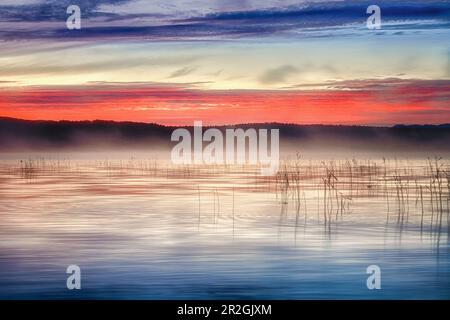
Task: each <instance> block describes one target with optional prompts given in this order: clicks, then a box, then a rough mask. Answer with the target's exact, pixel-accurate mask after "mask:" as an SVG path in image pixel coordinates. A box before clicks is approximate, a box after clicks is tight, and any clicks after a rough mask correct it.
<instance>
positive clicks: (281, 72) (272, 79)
mask: <svg viewBox="0 0 450 320" xmlns="http://www.w3.org/2000/svg"><path fill="white" fill-rule="evenodd" d="M297 72H298V69H297V68H296V67H294V66H291V65H283V66H280V67H277V68H273V69H269V70H267V71H266V72H264V74H262V75H261V76H260V77H259V81H260V82H261V83H264V84H273V83H280V82H285V81H286V80H287V78H288V77H289V76H291V75H293V74H296V73H297Z"/></svg>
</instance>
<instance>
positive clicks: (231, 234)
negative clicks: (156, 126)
mask: <svg viewBox="0 0 450 320" xmlns="http://www.w3.org/2000/svg"><path fill="white" fill-rule="evenodd" d="M378 164H379V165H380V167H379V168H378V169H375V173H374V174H373V175H366V174H365V173H364V172H363V171H364V169H363V168H364V165H363V164H358V165H356V164H355V167H354V168H353V170H356V168H362V169H361V172H358V171H357V172H353V173H352V175H353V176H351V177H349V176H346V178H345V179H344V178H340V180H339V181H347V182H346V183H345V182H342V184H341V185H339V184H338V188H339V191H336V194H338V195H342V197H341V198H340V200H339V201H341V200H342V201H344V200H345V201H344V203H343V205H342V207H338V205H337V202H333V200H327V198H324V190H323V188H322V185H323V180H322V179H323V177H324V175H323V173H322V172H321V171H320V170H321V169H320V168H321V163H320V162H316V163H314V164H312V163H311V162H309V163H308V162H305V163H302V164H301V165H302V167H301V171H300V177H301V178H300V180H299V182H298V183H299V189H297V187H295V183H293V182H292V181H290V182H289V186H287V187H286V185H287V184H286V183H285V182H283V175H282V174H280V177H279V179H275V178H272V179H269V178H263V177H259V176H256V175H255V174H254V172H253V171H252V170H251V169H248V170H247V169H242V170H234V169H233V170H231V169H224V168H208V169H203V170H201V169H199V168H182V169H180V168H178V169H174V168H167V167H165V166H164V165H162V164H160V163H158V162H157V161H152V160H146V161H144V160H142V161H140V160H139V161H137V160H129V161H111V162H110V161H47V162H38V161H36V162H33V163H31V164H30V165H28V163H25V162H22V163H20V162H19V161H16V160H9V161H6V160H3V161H1V163H0V221H1V223H0V298H2V299H11V298H12V299H15V298H19V299H22V298H31V299H44V298H45V299H47V298H51V299H53V298H55V299H81V298H82V299H86V298H94V299H107V298H112V299H235V298H238V299H241V298H242V299H253V298H255V299H256V298H258V299H260V298H268V299H317V298H318V299H335V298H350V299H366V298H368V299H391V298H400V299H416V298H424V299H432V298H437V299H449V298H450V251H449V248H450V247H449V240H448V239H449V238H448V211H445V210H448V209H445V206H447V208H448V189H446V185H444V187H445V188H444V189H443V191H442V194H443V195H442V196H443V197H444V200H443V202H442V203H444V208H443V209H442V210H444V214H443V215H442V216H441V217H439V215H438V213H437V210H438V208H439V207H437V208H435V206H436V205H437V204H436V203H434V204H432V202H431V197H430V195H429V193H428V191H426V190H427V189H426V184H427V183H429V181H428V177H427V175H426V170H427V169H426V168H427V163H426V162H425V161H412V162H401V163H397V162H396V163H395V165H394V164H393V163H390V164H389V170H394V169H392V168H394V167H395V168H396V169H395V170H398V171H396V172H395V173H394V172H393V171H389V172H388V173H387V174H386V173H384V172H383V170H382V169H380V168H381V165H382V163H381V162H378ZM442 165H443V167H444V168H447V169H448V162H445V161H444V162H443V164H442ZM375 167H376V166H375ZM395 174H397V175H402V176H403V177H405V180H403V181H402V182H400V184H401V185H402V186H403V185H404V188H405V190H409V191H408V192H405V194H406V193H407V196H406V195H405V196H404V197H403V200H401V202H400V201H399V200H398V199H399V198H397V196H398V195H397V191H398V190H399V189H398V183H397V184H396V182H393V181H394V180H393V177H394V176H395ZM343 175H344V174H343ZM406 177H409V178H406ZM338 178H339V177H338ZM350 179H351V183H350V182H349V181H350ZM387 181H388V182H387ZM406 181H409V182H408V186H406ZM413 181H414V182H413ZM339 183H341V182H339ZM420 185H423V192H424V193H423V194H422V198H425V199H422V201H419V193H418V190H420V189H419V187H418V186H420ZM296 190H300V191H299V193H298V194H300V197H297V195H298V194H297V191H296ZM402 190H403V189H402ZM343 195H345V197H348V199H347V198H346V199H344V198H343ZM296 197H297V198H296ZM298 199H300V200H298ZM324 199H325V200H324ZM434 199H437V198H434ZM422 204H423V206H424V215H423V216H422ZM431 205H433V206H434V207H433V210H434V211H433V217H432V216H431V215H432V211H431V210H432V209H431ZM324 206H327V207H328V210H330V213H329V216H328V219H329V222H328V225H326V224H325V223H324V213H323V212H324ZM330 206H331V207H332V209H330ZM333 206H334V207H333ZM400 211H402V220H401V222H399V221H400V220H399V219H400V215H399V212H400ZM405 212H406V216H405ZM388 217H389V218H388ZM440 218H442V219H440ZM433 219H435V220H433ZM432 221H434V225H433V223H432ZM438 222H440V224H438ZM72 264H76V265H78V266H80V268H81V272H82V278H81V279H82V280H81V283H82V284H81V285H82V289H81V290H72V291H69V290H67V288H66V279H67V276H68V275H67V274H66V273H65V271H66V268H67V266H68V265H72ZM369 265H378V266H379V267H380V268H381V276H382V277H381V286H382V289H381V290H368V289H367V287H366V279H367V277H368V275H367V274H366V268H367V267H368V266H369Z"/></svg>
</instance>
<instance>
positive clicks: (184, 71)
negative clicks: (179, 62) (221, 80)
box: [169, 67, 196, 79]
mask: <svg viewBox="0 0 450 320" xmlns="http://www.w3.org/2000/svg"><path fill="white" fill-rule="evenodd" d="M195 70H196V68H190V67H186V68H181V69H178V70H175V71H174V72H173V73H172V74H171V75H170V76H169V79H173V78H179V77H184V76H187V75H188V74H191V73H192V72H194V71H195Z"/></svg>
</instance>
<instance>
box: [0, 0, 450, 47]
mask: <svg viewBox="0 0 450 320" xmlns="http://www.w3.org/2000/svg"><path fill="white" fill-rule="evenodd" d="M7 3H8V4H11V2H9V0H8V2H7ZM18 3H19V4H21V5H20V6H19V5H16V6H11V5H9V6H2V5H0V8H2V10H0V21H2V22H3V23H8V22H14V25H15V26H16V27H14V26H8V28H0V30H1V31H0V39H11V40H12V39H67V40H79V39H92V40H98V39H104V38H113V39H122V40H123V39H135V38H145V39H157V40H178V39H224V38H225V39H230V38H231V39H234V38H245V37H264V36H268V35H275V36H276V35H282V36H286V35H290V36H299V35H301V36H330V35H336V34H341V33H339V32H342V30H339V27H346V28H348V32H347V34H352V33H355V32H362V30H364V32H366V31H367V30H365V29H364V24H365V20H366V18H367V14H366V8H367V6H368V5H369V4H371V2H369V1H365V0H363V1H355V0H346V1H298V0H296V1H294V0H286V1H279V0H263V1H256V0H247V1H237V0H233V1H225V0H220V1H218V0H216V1H208V2H206V1H204V0H177V1H175V0H164V1H163V0H152V1H144V0H131V1H127V0H97V1H90V0H89V1H88V0H79V1H78V3H77V4H78V5H79V6H80V7H81V10H82V19H84V20H83V28H82V30H77V31H76V32H69V31H70V30H66V29H65V25H64V21H65V20H66V19H67V14H66V11H65V9H66V7H67V5H68V4H71V1H69V0H67V1H66V0H64V1H56V0H54V1H50V0H49V1H45V2H35V1H31V0H29V1H23V0H22V1H19V2H18ZM377 4H378V5H379V6H380V7H381V8H382V22H383V25H384V26H386V30H385V31H390V32H392V33H395V32H398V31H401V30H403V31H404V32H407V31H408V30H409V28H414V29H424V30H433V29H437V28H441V29H442V28H444V29H445V27H447V28H448V26H449V23H448V21H449V19H450V3H449V2H444V1H437V0H431V1H419V0H408V1H402V2H398V1H388V0H380V1H378V3H377ZM425 21H426V23H425ZM49 22H55V23H56V22H58V23H56V24H55V25H49ZM393 22H395V23H393ZM318 32H320V33H319V34H318Z"/></svg>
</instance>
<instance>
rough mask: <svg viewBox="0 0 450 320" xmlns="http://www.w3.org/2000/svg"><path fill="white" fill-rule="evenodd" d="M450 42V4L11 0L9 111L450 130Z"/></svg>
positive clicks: (3, 53) (1, 99)
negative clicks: (74, 13) (75, 15)
mask: <svg viewBox="0 0 450 320" xmlns="http://www.w3.org/2000/svg"><path fill="white" fill-rule="evenodd" d="M73 4H76V5H78V6H79V7H80V9H81V29H79V30H76V29H75V30H69V29H68V28H67V27H66V20H67V18H68V17H69V15H70V14H67V12H66V9H67V7H68V6H69V5H73ZM373 4H375V5H378V6H379V7H380V9H381V29H375V30H371V29H368V28H367V25H366V21H367V18H368V17H369V16H370V14H367V12H366V10H367V7H368V6H369V5H373ZM449 39H450V1H435V0H430V1H416V0H406V1H392V0H391V1H385V0H380V1H370V2H368V1H364V0H358V1H348V0H340V1H338V0H334V1H329V0H328V1H321V0H317V1H302V0H283V1H281V0H208V1H206V0H152V1H146V0H96V1H87V0H70V1H66V0H59V1H58V0H0V116H4V117H14V118H22V119H45V120H95V119H103V120H117V121H139V122H152V123H160V124H167V125H192V124H193V122H194V121H198V120H201V121H203V122H204V123H205V124H208V125H214V124H237V123H261V122H282V123H298V124H345V125H349V124H351V125H377V126H390V125H394V124H399V123H403V124H440V123H450V90H449V89H450V40H449Z"/></svg>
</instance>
